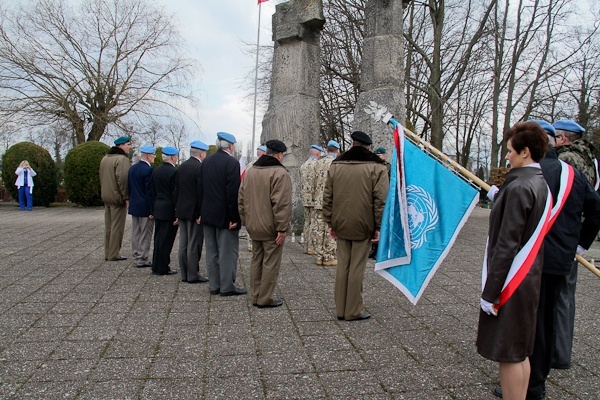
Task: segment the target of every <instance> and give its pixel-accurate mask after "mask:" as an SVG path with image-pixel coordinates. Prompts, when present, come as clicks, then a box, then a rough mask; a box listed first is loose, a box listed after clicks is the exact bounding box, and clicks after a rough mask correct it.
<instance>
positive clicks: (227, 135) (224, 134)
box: [217, 132, 237, 143]
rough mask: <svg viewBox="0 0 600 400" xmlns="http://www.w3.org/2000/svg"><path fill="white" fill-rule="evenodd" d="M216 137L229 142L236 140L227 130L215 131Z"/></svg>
mask: <svg viewBox="0 0 600 400" xmlns="http://www.w3.org/2000/svg"><path fill="white" fill-rule="evenodd" d="M217 137H218V138H219V139H222V140H226V141H228V142H229V143H237V141H236V140H235V137H234V136H233V135H232V134H231V133H227V132H218V133H217Z"/></svg>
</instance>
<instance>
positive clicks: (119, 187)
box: [100, 136, 131, 261]
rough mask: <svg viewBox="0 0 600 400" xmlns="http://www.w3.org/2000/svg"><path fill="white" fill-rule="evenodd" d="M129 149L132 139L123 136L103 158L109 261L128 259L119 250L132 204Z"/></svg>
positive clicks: (107, 255) (103, 186)
mask: <svg viewBox="0 0 600 400" xmlns="http://www.w3.org/2000/svg"><path fill="white" fill-rule="evenodd" d="M130 150H131V139H130V138H129V137H128V136H121V137H120V138H118V139H116V140H115V145H114V146H113V147H111V148H110V150H109V151H108V153H106V155H105V156H104V157H103V158H102V160H101V161H100V188H101V197H102V201H103V202H104V230H105V233H104V259H105V260H108V261H122V260H126V259H127V257H123V256H121V254H120V252H121V244H122V243H123V232H124V231H125V220H126V218H127V208H129V192H128V190H127V175H128V173H129V167H130V166H131V162H130V161H129V151H130Z"/></svg>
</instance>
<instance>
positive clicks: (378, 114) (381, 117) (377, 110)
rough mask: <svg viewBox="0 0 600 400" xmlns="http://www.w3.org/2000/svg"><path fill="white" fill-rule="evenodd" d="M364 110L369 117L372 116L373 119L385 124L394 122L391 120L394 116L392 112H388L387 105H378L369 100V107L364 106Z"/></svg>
mask: <svg viewBox="0 0 600 400" xmlns="http://www.w3.org/2000/svg"><path fill="white" fill-rule="evenodd" d="M364 111H365V113H367V115H370V116H371V118H373V120H375V121H381V122H383V123H385V124H389V123H390V122H391V123H392V124H394V122H395V121H393V118H394V116H393V115H392V113H390V112H388V109H387V107H384V106H380V105H379V104H377V103H376V102H374V101H370V102H369V107H367V108H365V109H364ZM395 125H396V124H394V126H395Z"/></svg>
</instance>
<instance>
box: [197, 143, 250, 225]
mask: <svg viewBox="0 0 600 400" xmlns="http://www.w3.org/2000/svg"><path fill="white" fill-rule="evenodd" d="M200 176H201V181H200V190H201V193H202V197H201V199H202V203H201V204H200V215H201V216H202V224H204V225H209V226H214V227H216V228H221V229H228V228H229V223H230V222H235V223H237V224H238V225H237V229H240V225H241V220H240V214H239V212H238V190H239V189H240V163H239V162H238V161H237V160H236V159H235V158H233V157H232V156H230V155H229V154H227V153H226V152H224V151H223V150H219V151H217V152H216V153H215V154H212V155H210V156H208V157H206V159H205V160H204V162H203V163H202V173H201V174H200Z"/></svg>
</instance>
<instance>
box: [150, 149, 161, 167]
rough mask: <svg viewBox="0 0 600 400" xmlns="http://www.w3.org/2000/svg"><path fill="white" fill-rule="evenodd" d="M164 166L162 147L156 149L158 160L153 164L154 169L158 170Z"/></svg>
mask: <svg viewBox="0 0 600 400" xmlns="http://www.w3.org/2000/svg"><path fill="white" fill-rule="evenodd" d="M161 164H162V147H157V148H156V158H155V159H154V162H153V163H152V168H156V167H158V166H160V165H161Z"/></svg>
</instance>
